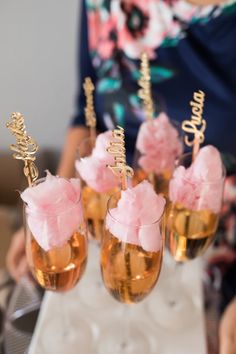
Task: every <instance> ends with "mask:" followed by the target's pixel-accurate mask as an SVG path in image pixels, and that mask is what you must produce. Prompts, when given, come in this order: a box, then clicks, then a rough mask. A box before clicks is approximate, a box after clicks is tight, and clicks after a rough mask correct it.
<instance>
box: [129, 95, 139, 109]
mask: <svg viewBox="0 0 236 354" xmlns="http://www.w3.org/2000/svg"><path fill="white" fill-rule="evenodd" d="M129 102H130V104H131V106H132V107H134V108H140V98H139V97H138V95H135V94H133V95H130V96H129Z"/></svg>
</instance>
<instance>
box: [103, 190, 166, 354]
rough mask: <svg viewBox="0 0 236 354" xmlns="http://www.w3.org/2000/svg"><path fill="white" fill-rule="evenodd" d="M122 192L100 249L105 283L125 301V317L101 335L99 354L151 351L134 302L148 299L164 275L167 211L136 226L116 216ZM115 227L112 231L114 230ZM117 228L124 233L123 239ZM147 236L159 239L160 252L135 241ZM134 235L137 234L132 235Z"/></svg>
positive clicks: (110, 208) (108, 219) (112, 203)
mask: <svg viewBox="0 0 236 354" xmlns="http://www.w3.org/2000/svg"><path fill="white" fill-rule="evenodd" d="M120 195H121V192H117V193H115V194H114V195H113V196H111V198H110V199H109V202H108V208H107V215H106V223H105V225H104V226H105V231H104V236H103V240H102V244H101V250H100V264H101V272H102V279H103V283H104V285H105V287H106V289H107V290H108V292H109V293H110V294H111V295H112V296H113V297H114V298H115V299H116V300H118V301H119V302H121V303H123V304H125V306H124V308H123V309H124V311H123V313H122V317H121V319H120V320H119V321H118V322H117V323H114V324H113V327H112V328H113V329H112V331H111V328H110V326H107V327H106V328H110V330H108V331H107V330H106V332H105V333H108V334H107V335H106V336H101V338H100V341H99V353H104V354H106V353H107V354H108V353H110V352H111V351H113V352H114V353H117V354H118V353H122V354H126V353H127V354H128V353H147V354H148V353H150V352H151V349H150V342H149V333H148V331H147V333H146V332H145V331H143V328H144V325H142V321H140V323H136V322H132V325H131V318H132V316H131V313H130V310H131V309H130V306H129V305H130V304H135V303H138V302H140V301H142V300H143V299H145V298H146V297H147V296H148V294H150V292H151V291H152V289H153V288H154V286H155V284H156V282H157V280H158V278H159V274H160V270H161V265H162V257H163V240H164V225H163V214H164V212H163V214H162V216H161V217H160V218H159V220H156V221H155V222H153V223H152V224H147V225H142V226H133V225H128V224H124V223H122V222H120V221H119V220H117V219H116V218H114V216H113V209H114V208H116V207H117V204H118V201H119V199H120ZM111 229H112V230H111ZM114 230H118V231H119V233H121V234H122V236H123V237H122V240H121V239H119V238H118V237H117V236H116V235H115V233H113V231H114ZM137 234H139V235H145V236H146V237H148V236H150V237H154V238H156V239H159V247H158V249H157V250H156V251H147V250H145V249H144V248H143V247H142V246H140V245H137V244H135V241H134V240H133V241H131V239H132V237H133V236H134V235H137ZM132 235H133V236H132Z"/></svg>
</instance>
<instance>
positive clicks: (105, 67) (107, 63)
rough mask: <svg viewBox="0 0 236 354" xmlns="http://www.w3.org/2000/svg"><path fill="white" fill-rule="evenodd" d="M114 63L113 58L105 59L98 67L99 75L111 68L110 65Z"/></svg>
mask: <svg viewBox="0 0 236 354" xmlns="http://www.w3.org/2000/svg"><path fill="white" fill-rule="evenodd" d="M113 65H114V60H106V61H104V63H103V64H102V66H101V67H100V68H99V75H100V76H101V77H102V76H104V75H106V74H107V73H108V71H110V70H111V69H112V66H113Z"/></svg>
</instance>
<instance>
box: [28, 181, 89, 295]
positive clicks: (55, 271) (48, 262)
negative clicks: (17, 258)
mask: <svg viewBox="0 0 236 354" xmlns="http://www.w3.org/2000/svg"><path fill="white" fill-rule="evenodd" d="M44 180H45V178H42V179H40V180H38V181H36V183H35V185H38V184H40V183H43V182H44ZM81 208H82V205H81V197H80V198H79V199H78V200H77V202H76V203H75V204H74V205H73V206H72V207H70V208H68V209H66V210H64V211H62V212H56V211H55V213H51V214H50V213H47V212H46V211H45V213H44V212H38V211H34V210H30V209H29V208H27V204H26V203H25V206H24V221H25V236H26V256H27V260H28V263H29V267H30V270H31V273H32V275H33V277H34V278H35V280H36V281H37V282H38V283H39V285H41V287H43V288H44V289H46V290H52V291H67V290H70V289H72V288H73V287H74V286H75V285H76V283H77V282H78V281H79V280H80V279H81V277H82V275H83V274H84V271H85V267H86V262H87V228H86V223H85V222H84V220H83V217H82V218H78V221H77V220H76V223H77V226H76V230H74V231H73V232H72V234H71V236H70V237H69V239H67V241H66V242H64V243H63V244H61V245H59V246H54V247H50V248H49V249H47V250H45V249H44V248H42V247H41V245H40V244H39V242H38V239H37V238H36V237H35V235H34V232H32V229H33V227H32V226H33V224H35V223H36V219H37V220H40V227H41V230H42V231H43V232H44V235H46V236H47V232H50V228H52V227H53V228H58V229H61V228H62V227H63V228H64V230H66V225H67V220H68V219H70V218H71V217H72V216H73V215H74V216H75V215H76V217H77V215H78V212H81V210H82V209H81ZM38 229H39V227H38ZM58 236H59V235H58Z"/></svg>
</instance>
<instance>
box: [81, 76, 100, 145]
mask: <svg viewBox="0 0 236 354" xmlns="http://www.w3.org/2000/svg"><path fill="white" fill-rule="evenodd" d="M83 88H84V94H85V97H86V107H85V109H84V113H85V120H86V126H87V127H88V128H89V129H90V137H91V139H94V140H95V138H96V124H97V120H96V114H95V109H94V102H93V91H94V90H95V87H94V84H93V83H92V80H91V78H90V77H86V78H85V80H84V84H83Z"/></svg>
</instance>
